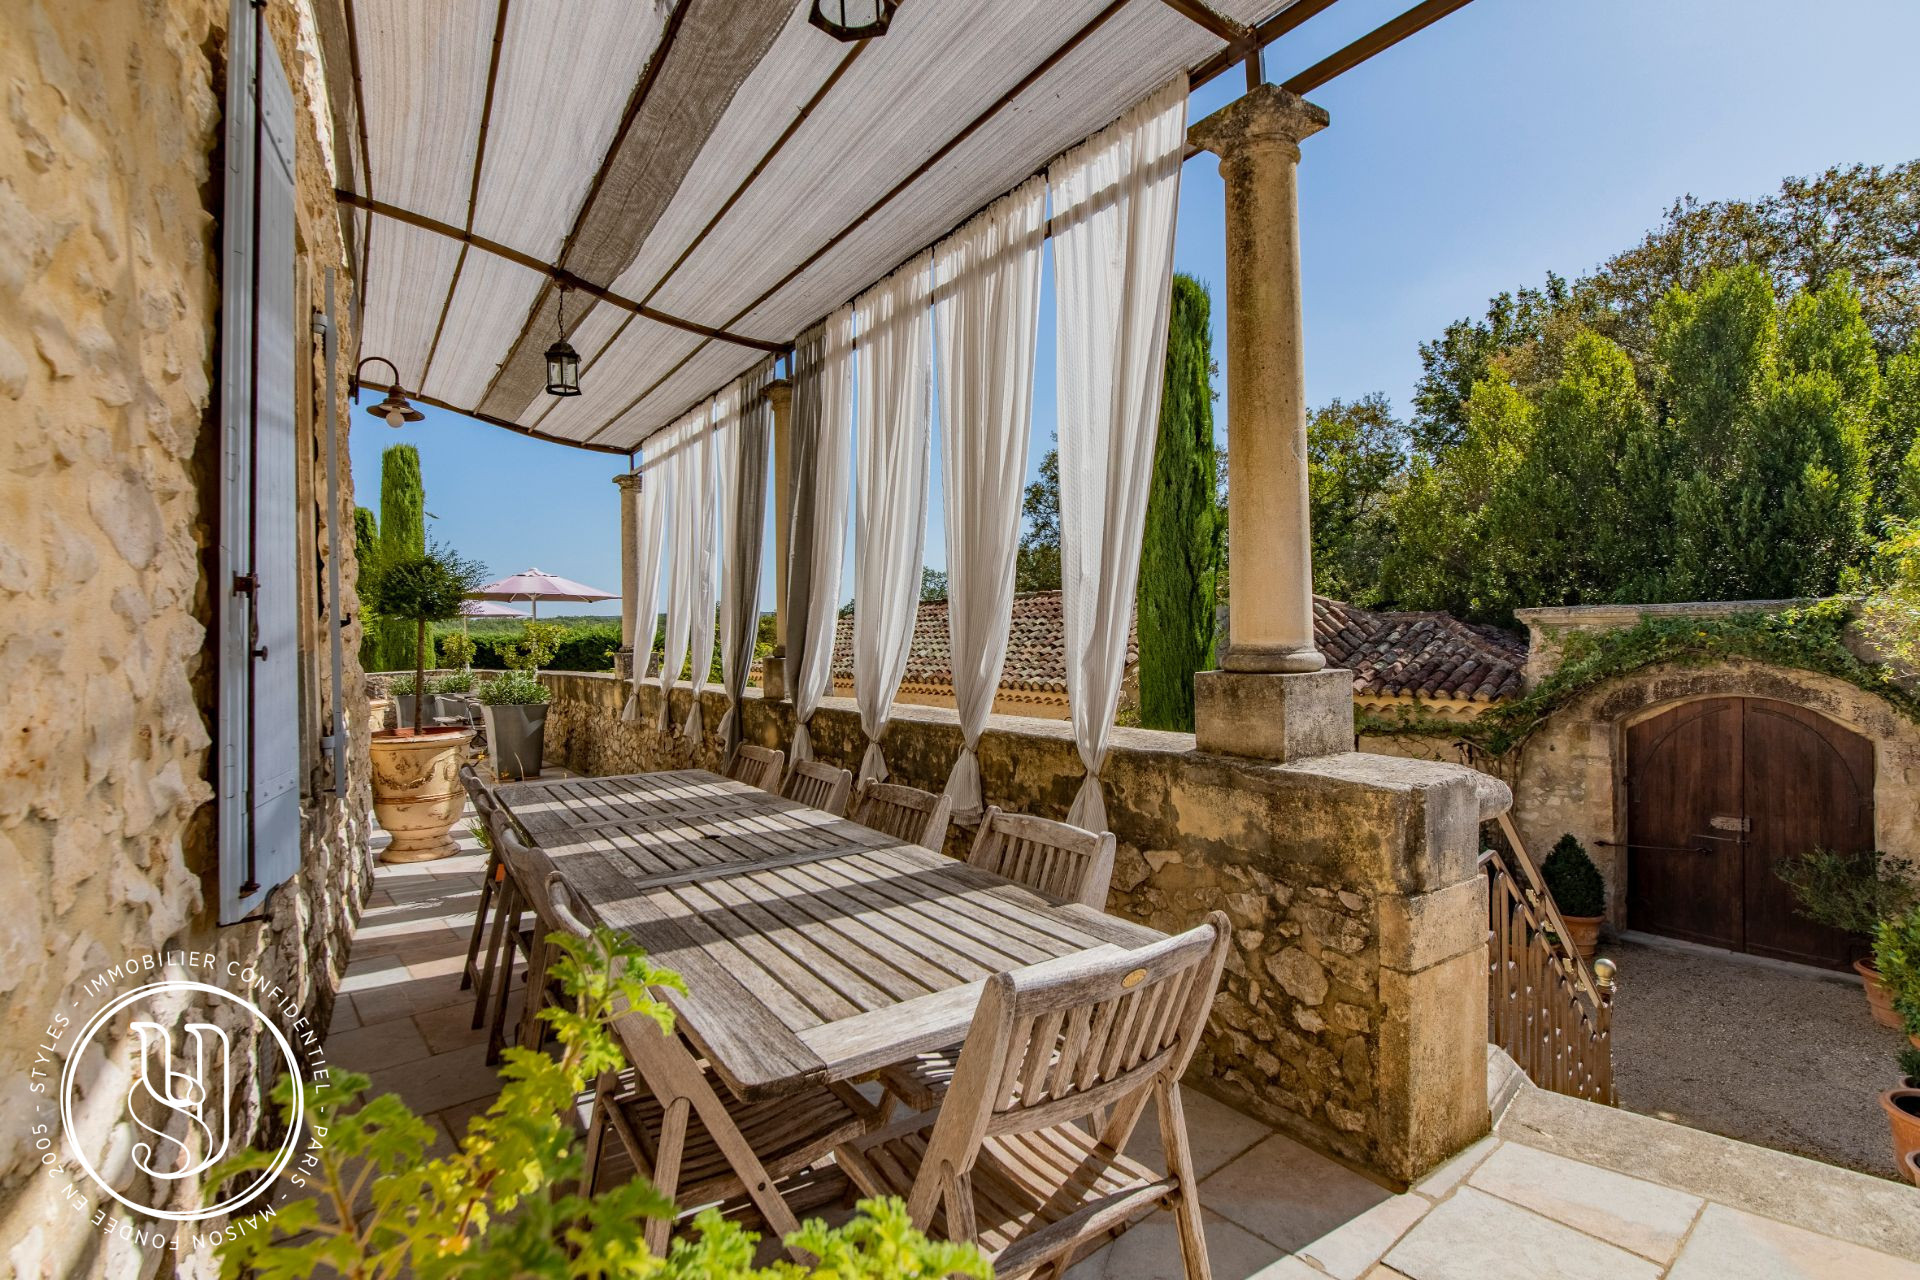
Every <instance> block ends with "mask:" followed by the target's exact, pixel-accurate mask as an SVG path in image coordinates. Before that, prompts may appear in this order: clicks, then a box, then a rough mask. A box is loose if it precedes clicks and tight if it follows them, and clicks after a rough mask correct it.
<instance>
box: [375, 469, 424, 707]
mask: <svg viewBox="0 0 1920 1280" xmlns="http://www.w3.org/2000/svg"><path fill="white" fill-rule="evenodd" d="M426 552H427V494H426V488H425V486H424V485H423V484H422V483H421V480H420V451H419V450H418V449H415V448H414V447H413V446H412V445H410V444H396V445H394V446H392V447H391V448H389V449H387V451H386V452H384V453H382V454H381V455H380V543H379V556H378V558H379V559H381V560H382V561H386V562H393V561H398V560H401V559H405V558H408V557H419V556H423V555H425V554H426ZM375 626H376V627H377V629H378V643H377V644H376V646H375V650H376V655H377V657H378V659H379V663H380V665H379V666H378V667H377V668H375V669H376V670H379V671H405V670H408V669H409V668H411V667H412V666H413V665H414V655H413V646H414V634H413V632H414V629H413V626H412V624H411V623H408V622H406V621H404V620H401V619H386V618H382V619H380V620H379V621H378V622H376V624H375Z"/></svg>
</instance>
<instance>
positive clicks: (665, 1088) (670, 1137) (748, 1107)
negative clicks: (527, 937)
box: [548, 871, 879, 1257]
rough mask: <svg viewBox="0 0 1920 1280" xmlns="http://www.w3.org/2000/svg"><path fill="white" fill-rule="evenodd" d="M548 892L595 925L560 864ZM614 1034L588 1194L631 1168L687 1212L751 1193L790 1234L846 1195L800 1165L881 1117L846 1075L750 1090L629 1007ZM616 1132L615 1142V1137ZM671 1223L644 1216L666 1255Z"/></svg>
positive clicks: (589, 1124) (592, 1138)
mask: <svg viewBox="0 0 1920 1280" xmlns="http://www.w3.org/2000/svg"><path fill="white" fill-rule="evenodd" d="M548 902H549V903H550V905H551V910H552V911H553V913H554V917H555V919H556V921H557V922H558V924H559V927H560V928H561V929H563V930H565V931H566V932H568V933H571V934H572V935H573V936H575V937H585V936H587V934H588V932H589V931H590V926H589V924H588V920H589V918H590V917H589V914H588V912H587V910H586V906H585V903H584V902H582V901H581V900H580V899H579V897H578V896H577V895H576V894H575V893H574V892H573V890H572V888H571V886H569V885H568V884H567V883H566V881H565V878H564V877H563V876H562V874H561V873H560V872H558V871H555V872H553V873H552V874H551V876H550V877H549V879H548ZM614 1034H615V1035H616V1037H617V1038H618V1039H619V1041H620V1043H621V1046H622V1047H623V1048H624V1049H625V1050H626V1053H627V1058H628V1061H629V1062H630V1063H631V1064H632V1065H631V1066H630V1067H629V1068H628V1069H627V1070H625V1071H619V1072H612V1071H609V1072H607V1073H605V1074H603V1075H602V1076H601V1077H600V1080H599V1082H598V1083H597V1084H596V1085H595V1087H594V1091H593V1095H592V1097H591V1099H588V1100H585V1105H583V1106H582V1108H581V1112H582V1114H581V1117H580V1118H581V1121H582V1123H583V1125H584V1126H585V1128H586V1133H587V1143H586V1150H585V1151H584V1153H583V1162H582V1166H581V1174H580V1190H581V1194H582V1195H588V1196H591V1195H593V1194H594V1193H595V1192H596V1191H597V1190H599V1189H601V1188H604V1187H607V1186H611V1185H613V1183H614V1181H615V1180H616V1179H617V1177H618V1175H619V1174H620V1173H621V1172H623V1171H624V1172H627V1173H628V1174H629V1175H632V1174H637V1175H638V1176H640V1177H644V1178H646V1179H647V1180H648V1181H650V1182H652V1183H653V1185H654V1186H655V1187H657V1188H659V1190H660V1192H661V1193H662V1194H663V1195H666V1196H669V1197H671V1198H672V1199H673V1201H674V1203H675V1204H677V1205H679V1206H680V1209H681V1213H680V1217H682V1218H685V1217H688V1216H690V1214H691V1213H692V1212H694V1211H696V1210H698V1209H700V1208H702V1207H704V1206H706V1205H710V1204H715V1203H719V1202H721V1201H726V1200H733V1199H736V1198H738V1197H740V1196H742V1195H745V1196H746V1197H747V1198H748V1199H749V1200H750V1201H751V1202H752V1204H753V1206H754V1208H755V1209H757V1210H758V1211H759V1213H760V1215H761V1216H762V1217H763V1218H764V1219H765V1220H766V1223H767V1225H768V1227H769V1228H770V1229H771V1230H772V1231H773V1232H775V1233H776V1234H778V1235H781V1236H784V1235H787V1234H788V1233H790V1232H793V1231H796V1230H798V1229H799V1225H800V1222H799V1218H798V1216H797V1214H798V1213H803V1212H807V1211H808V1210H810V1209H813V1208H818V1207H820V1206H821V1205H823V1204H825V1203H828V1202H830V1201H831V1200H833V1199H838V1198H839V1196H840V1193H841V1192H842V1191H843V1190H844V1188H845V1185H846V1183H845V1180H844V1179H841V1178H837V1177H830V1178H822V1177H819V1176H810V1175H806V1174H803V1171H805V1170H807V1169H808V1168H809V1166H811V1165H814V1164H816V1163H818V1162H820V1161H822V1160H824V1159H825V1157H826V1156H827V1154H828V1153H829V1152H831V1151H832V1150H833V1149H834V1147H836V1146H838V1145H839V1144H840V1143H843V1142H848V1141H851V1140H853V1139H854V1138H857V1137H859V1136H860V1135H862V1134H865V1133H869V1132H871V1131H872V1130H873V1129H874V1127H875V1126H876V1125H877V1124H878V1122H879V1111H878V1109H877V1108H875V1107H874V1106H873V1104H871V1103H869V1102H867V1101H866V1099H864V1098H862V1097H861V1096H860V1095H859V1094H858V1093H856V1092H855V1091H854V1090H853V1089H851V1088H849V1087H848V1086H846V1085H842V1084H832V1085H825V1086H819V1087H816V1088H813V1089H811V1090H809V1091H807V1092H805V1093H802V1094H799V1095H797V1096H789V1097H782V1098H773V1099H770V1100H768V1101H765V1102H756V1103H744V1102H741V1101H739V1100H738V1099H737V1098H735V1097H734V1096H733V1094H731V1093H730V1092H728V1091H727V1089H726V1086H725V1085H724V1084H723V1083H722V1082H721V1081H720V1080H719V1079H718V1078H717V1077H716V1076H715V1075H714V1074H713V1072H712V1071H711V1070H710V1069H709V1068H707V1066H706V1065H705V1064H704V1063H702V1062H700V1061H699V1060H698V1059H697V1058H696V1057H695V1055H694V1054H693V1053H692V1052H691V1051H690V1050H689V1049H688V1046H687V1044H686V1042H685V1041H684V1040H682V1039H681V1038H680V1036H679V1035H678V1034H677V1033H675V1034H672V1035H667V1034H664V1033H662V1032H661V1030H660V1027H659V1024H658V1023H656V1022H654V1021H653V1019H651V1018H648V1017H643V1016H640V1015H637V1014H628V1015H626V1016H624V1017H622V1018H620V1019H619V1020H618V1021H616V1022H615V1023H614ZM609 1133H611V1134H612V1135H614V1137H615V1138H617V1139H618V1142H617V1145H616V1144H609V1142H608V1140H607V1136H608V1134H609ZM623 1165H624V1166H625V1168H624V1170H623V1169H622V1167H621V1166H623ZM742 1170H744V1171H745V1172H744V1173H743V1172H742ZM823 1192H824V1193H825V1197H824V1198H823V1194H822V1193H823ZM671 1228H672V1224H671V1223H669V1222H666V1221H662V1220H655V1221H651V1222H649V1223H648V1224H647V1228H646V1237H647V1247H648V1248H650V1249H652V1250H653V1252H654V1253H655V1254H656V1255H657V1256H661V1257H664V1256H665V1255H666V1250H667V1240H668V1236H669V1235H670V1234H671Z"/></svg>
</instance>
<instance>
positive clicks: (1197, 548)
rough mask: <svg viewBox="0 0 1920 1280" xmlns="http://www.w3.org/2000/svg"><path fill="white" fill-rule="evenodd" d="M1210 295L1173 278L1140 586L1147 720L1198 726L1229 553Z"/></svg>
mask: <svg viewBox="0 0 1920 1280" xmlns="http://www.w3.org/2000/svg"><path fill="white" fill-rule="evenodd" d="M1211 309H1212V303H1211V300H1210V299H1209V298H1208V296H1207V289H1206V286H1205V285H1203V284H1201V283H1200V282H1199V281H1198V280H1196V279H1194V278H1193V277H1192V276H1189V275H1176V276H1174V278H1173V296H1172V303H1171V308H1170V317H1169V320H1168V333H1167V361H1166V380H1165V383H1164V386H1163V389H1162V391H1161V396H1160V432H1159V438H1158V440H1157V441H1156V443H1155V445H1154V453H1153V478H1152V481H1151V485H1152V487H1151V488H1150V489H1149V491H1148V496H1147V517H1146V527H1145V529H1144V531H1143V536H1142V540H1141V548H1140V579H1139V587H1138V590H1137V593H1136V601H1137V613H1136V617H1137V625H1138V627H1139V637H1140V723H1141V724H1142V725H1144V726H1146V727H1147V728H1149V729H1177V730H1182V731H1191V730H1192V728H1193V673H1194V672H1196V671H1204V670H1207V669H1208V668H1210V667H1212V666H1213V663H1214V584H1215V578H1216V575H1217V574H1218V572H1219V568H1220V561H1221V559H1222V558H1223V557H1222V535H1223V529H1222V521H1221V519H1220V513H1219V498H1218V495H1217V494H1216V492H1215V480H1216V475H1217V467H1216V463H1215V460H1214V443H1213V378H1212V342H1211V334H1212V329H1211V326H1210V324H1209V313H1210V311H1211Z"/></svg>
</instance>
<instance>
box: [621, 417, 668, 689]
mask: <svg viewBox="0 0 1920 1280" xmlns="http://www.w3.org/2000/svg"><path fill="white" fill-rule="evenodd" d="M647 452H648V453H649V454H650V455H651V453H652V452H653V451H652V450H651V449H649V450H648V451H647ZM669 475H670V473H669V471H668V469H667V467H666V465H665V463H656V462H653V461H652V460H651V458H649V460H648V462H647V463H646V464H644V465H643V466H642V468H641V472H640V494H639V498H638V500H637V501H636V502H635V503H634V512H633V524H634V552H635V557H634V558H635V562H636V564H635V568H636V573H635V583H636V590H635V597H634V600H633V692H632V693H631V694H630V695H629V696H628V698H627V705H626V708H625V709H624V710H623V711H622V712H621V713H620V718H621V719H622V720H638V719H639V718H640V686H641V685H642V684H643V683H645V681H646V678H647V670H648V663H649V662H650V660H651V659H652V657H653V633H654V629H655V628H656V627H657V626H659V613H660V565H661V562H662V561H663V560H664V559H665V558H666V555H665V552H666V532H667V521H666V515H667V512H668V511H669V510H670V509H671V505H672V501H673V495H672V486H671V482H670V480H669Z"/></svg>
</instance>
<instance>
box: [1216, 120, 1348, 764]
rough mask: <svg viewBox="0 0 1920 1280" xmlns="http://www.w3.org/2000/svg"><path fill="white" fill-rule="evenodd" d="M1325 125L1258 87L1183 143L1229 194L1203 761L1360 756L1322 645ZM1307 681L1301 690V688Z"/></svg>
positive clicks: (1341, 686) (1344, 694)
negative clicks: (1312, 348) (1313, 489)
mask: <svg viewBox="0 0 1920 1280" xmlns="http://www.w3.org/2000/svg"><path fill="white" fill-rule="evenodd" d="M1327 119H1328V118H1327V113H1326V112H1325V111H1323V110H1321V109H1320V108H1319V107H1316V106H1314V105H1313V104H1312V103H1310V102H1308V101H1306V100H1305V99H1303V98H1300V97H1298V96H1297V95H1295V94H1292V93H1288V92H1287V91H1286V90H1285V89H1281V88H1279V87H1278V86H1276V85H1265V84H1263V85H1260V86H1258V87H1257V88H1255V89H1253V90H1252V91H1250V92H1249V93H1248V94H1247V95H1246V96H1245V97H1243V98H1240V99H1239V100H1238V101H1236V102H1233V103H1232V104H1230V105H1228V106H1226V107H1224V108H1222V109H1221V110H1219V111H1217V112H1215V113H1214V114H1213V115H1211V116H1208V117H1207V118H1206V119H1204V120H1202V121H1200V122H1199V123H1198V124H1196V125H1194V126H1193V127H1192V128H1191V129H1190V130H1188V137H1189V139H1190V140H1191V141H1192V142H1193V144H1194V145H1195V146H1198V147H1201V148H1203V149H1205V150H1208V151H1212V152H1214V153H1215V154H1217V155H1218V156H1219V157H1220V176H1221V177H1222V178H1223V179H1224V180H1225V182H1226V214H1227V227H1226V244H1227V290H1226V295H1227V296H1226V311H1227V405H1228V409H1227V413H1228V418H1227V468H1228V489H1227V494H1228V496H1227V505H1228V537H1229V539H1230V540H1231V541H1230V546H1231V548H1232V550H1234V551H1237V552H1240V553H1241V554H1237V555H1234V556H1233V558H1232V568H1233V576H1232V594H1231V599H1230V601H1229V606H1228V614H1229V621H1228V628H1227V632H1228V635H1227V641H1228V642H1227V645H1226V648H1225V652H1224V654H1223V656H1222V658H1221V666H1222V667H1223V668H1224V670H1223V671H1217V672H1202V673H1200V675H1199V676H1198V677H1197V678H1196V681H1195V690H1194V692H1195V703H1196V705H1195V721H1196V724H1195V728H1196V731H1197V733H1198V736H1199V738H1200V746H1201V749H1202V750H1206V751H1223V752H1229V753H1232V754H1236V755H1248V756H1259V757H1265V758H1272V759H1281V760H1292V759H1298V758H1300V757H1302V756H1309V755H1321V754H1326V753H1328V752H1331V751H1342V750H1350V749H1351V748H1352V746H1353V717H1352V703H1353V699H1352V691H1351V687H1350V685H1349V683H1348V681H1349V679H1350V677H1347V676H1345V675H1335V674H1334V673H1331V672H1322V668H1324V667H1325V666H1326V659H1325V658H1324V657H1322V656H1321V655H1320V651H1319V649H1318V648H1317V647H1316V646H1315V644H1314V637H1313V555H1312V539H1311V535H1310V532H1309V528H1308V515H1307V511H1308V508H1307V404H1306V356H1305V347H1304V344H1303V341H1302V320H1301V308H1300V211H1299V201H1298V195H1297V178H1298V168H1299V164H1300V142H1301V140H1302V139H1304V138H1307V137H1310V136H1312V135H1313V134H1315V133H1318V132H1319V131H1320V130H1321V129H1324V128H1326V126H1327ZM1296 677H1300V678H1296Z"/></svg>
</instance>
